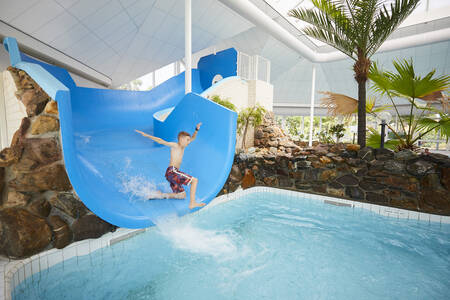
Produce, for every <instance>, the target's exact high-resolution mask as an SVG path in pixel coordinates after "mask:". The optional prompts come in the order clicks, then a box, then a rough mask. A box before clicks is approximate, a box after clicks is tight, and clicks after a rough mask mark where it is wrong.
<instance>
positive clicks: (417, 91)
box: [369, 59, 450, 150]
mask: <svg viewBox="0 0 450 300" xmlns="http://www.w3.org/2000/svg"><path fill="white" fill-rule="evenodd" d="M393 65H394V68H395V72H390V71H383V70H381V69H380V68H379V67H378V65H377V63H376V62H375V63H373V64H372V66H371V68H370V73H369V78H370V80H372V82H373V86H372V89H373V90H374V91H376V92H378V93H380V94H381V95H384V96H387V97H388V98H389V100H390V101H391V103H392V106H393V108H394V110H395V113H396V114H397V118H398V120H399V121H400V125H401V128H400V130H401V131H397V130H395V128H393V127H392V126H390V125H389V124H387V126H388V128H389V129H390V130H391V131H392V133H393V134H394V135H395V137H396V139H397V140H398V141H399V143H398V146H397V148H398V149H399V150H400V149H414V148H416V145H415V144H416V142H417V141H418V140H420V139H421V138H422V137H423V136H425V135H426V134H427V133H429V132H432V131H435V132H439V133H440V135H441V136H443V137H445V138H447V141H448V138H449V136H450V117H449V114H448V113H446V112H444V110H438V109H437V108H435V107H432V106H431V105H430V104H431V102H432V101H433V100H438V99H432V98H430V97H429V96H430V95H432V94H435V93H436V92H437V91H440V92H441V94H442V92H446V91H447V89H448V88H449V86H450V76H448V75H442V76H434V74H435V70H432V71H431V72H429V73H428V74H426V75H425V76H424V77H422V76H419V75H417V74H416V72H415V70H414V66H413V63H412V60H409V61H408V60H406V59H405V60H399V61H394V62H393ZM394 98H403V99H406V100H408V101H409V103H410V110H409V114H408V115H406V116H402V115H400V112H399V110H398V108H397V105H396V103H395V101H394ZM419 99H427V100H426V102H425V105H421V104H420V102H422V100H419ZM427 114H428V116H427ZM430 114H433V115H434V116H430ZM372 115H373V116H375V117H377V114H376V113H375V112H373V113H372Z"/></svg>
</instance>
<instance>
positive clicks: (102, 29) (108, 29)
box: [92, 12, 135, 38]
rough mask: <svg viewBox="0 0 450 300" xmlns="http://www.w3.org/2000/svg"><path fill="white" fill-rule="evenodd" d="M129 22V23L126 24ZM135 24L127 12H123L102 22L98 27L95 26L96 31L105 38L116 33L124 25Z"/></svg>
mask: <svg viewBox="0 0 450 300" xmlns="http://www.w3.org/2000/svg"><path fill="white" fill-rule="evenodd" d="M126 24H128V25H126ZM129 25H133V26H135V25H134V24H133V23H132V22H131V21H130V18H129V16H128V14H127V13H126V12H121V13H119V14H118V15H116V16H114V17H113V18H111V19H109V20H108V21H107V22H105V23H104V24H102V25H101V26H99V27H97V28H93V29H92V31H94V32H95V33H96V34H97V35H98V36H99V37H100V38H105V37H107V36H109V35H111V34H115V33H116V32H117V31H118V30H120V28H121V27H123V26H129Z"/></svg>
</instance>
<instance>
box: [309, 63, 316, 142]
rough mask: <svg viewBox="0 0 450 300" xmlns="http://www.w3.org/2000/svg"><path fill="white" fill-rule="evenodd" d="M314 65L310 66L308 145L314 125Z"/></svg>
mask: <svg viewBox="0 0 450 300" xmlns="http://www.w3.org/2000/svg"><path fill="white" fill-rule="evenodd" d="M315 90H316V65H315V64H313V67H312V83H311V111H310V114H309V143H308V144H309V147H311V146H312V139H313V127H314V95H315V93H316V91H315Z"/></svg>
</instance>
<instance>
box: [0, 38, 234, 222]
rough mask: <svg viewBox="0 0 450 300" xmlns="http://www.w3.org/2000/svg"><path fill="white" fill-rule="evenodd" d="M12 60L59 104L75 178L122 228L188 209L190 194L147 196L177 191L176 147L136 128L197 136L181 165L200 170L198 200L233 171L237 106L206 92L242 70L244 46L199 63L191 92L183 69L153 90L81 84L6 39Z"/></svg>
mask: <svg viewBox="0 0 450 300" xmlns="http://www.w3.org/2000/svg"><path fill="white" fill-rule="evenodd" d="M3 44H4V46H5V48H6V49H7V50H8V52H9V55H10V60H11V65H12V66H14V67H16V68H19V69H22V70H24V71H26V72H27V73H28V74H29V75H30V76H31V77H32V78H33V79H34V80H35V81H36V82H37V83H38V84H39V85H40V86H41V87H42V88H43V89H44V90H45V91H46V92H47V94H48V95H49V96H50V97H51V98H53V99H55V100H56V101H57V103H58V109H59V118H60V124H61V137H62V149H63V154H64V162H65V166H66V170H67V174H68V176H69V179H70V182H71V184H72V186H73V188H74V190H75V192H76V193H77V195H78V196H79V197H80V199H81V200H82V201H83V203H84V204H85V205H86V206H87V207H88V208H89V209H90V210H91V211H93V212H94V213H95V214H96V215H98V216H99V217H101V218H102V219H104V220H106V221H107V222H109V223H112V224H114V225H116V226H119V227H127V228H144V227H148V226H151V225H153V224H154V220H155V219H156V218H158V217H160V216H162V215H166V214H177V215H184V214H186V213H189V212H192V210H189V208H188V203H189V200H190V199H189V188H190V187H187V188H186V189H187V198H186V199H184V200H176V199H161V200H146V199H147V198H148V195H149V194H151V193H153V192H154V191H155V190H162V191H165V192H170V188H169V185H168V183H167V182H166V180H165V178H164V174H165V170H166V168H167V167H168V164H169V157H170V149H169V148H167V147H164V146H161V145H159V144H156V143H155V142H153V141H152V140H150V139H147V138H144V137H143V136H141V135H139V134H137V133H135V131H134V130H135V129H139V130H142V131H144V132H147V133H149V134H153V135H156V136H159V137H161V138H163V139H166V140H168V141H176V136H177V134H178V132H179V131H187V132H190V133H193V131H194V128H195V125H196V124H197V123H198V122H202V123H203V125H202V127H201V129H200V131H199V133H198V136H197V139H196V140H195V141H194V142H192V143H191V144H190V145H189V146H188V147H187V148H186V150H185V155H184V159H183V163H182V165H181V168H180V169H181V170H182V171H184V172H185V173H188V174H191V175H192V176H194V177H197V178H198V180H199V183H198V188H197V197H196V200H197V201H201V202H205V203H208V202H209V201H211V200H212V199H213V198H214V197H215V196H216V195H217V193H218V192H219V191H220V189H221V188H222V186H223V184H224V183H225V181H226V179H227V177H228V174H229V172H230V169H231V166H232V163H233V158H234V151H235V142H236V119H237V115H236V113H235V112H233V111H230V110H228V109H227V108H225V107H223V106H220V105H217V104H215V103H214V102H212V101H210V100H208V99H206V98H204V97H202V96H201V94H202V93H203V92H204V91H205V90H206V89H208V91H209V92H210V91H211V89H214V88H215V87H217V86H220V85H221V82H222V81H224V80H226V79H224V80H222V81H219V82H218V83H216V84H214V85H212V79H213V78H214V76H215V75H217V74H220V75H221V76H222V77H223V78H226V77H232V76H236V68H237V52H236V50H234V49H227V50H224V51H222V52H218V53H216V54H212V55H208V56H205V57H203V58H201V59H200V61H199V63H198V68H197V69H193V70H192V91H193V92H192V93H189V94H187V95H185V93H184V80H185V79H184V76H185V74H184V72H183V73H181V74H179V75H177V76H175V77H173V78H171V79H169V80H167V81H165V82H164V83H162V84H160V85H158V86H157V87H155V88H153V89H152V90H150V91H146V92H134V91H124V90H108V89H92V88H84V87H78V86H77V85H76V84H75V82H74V81H73V79H72V78H71V76H70V74H69V73H68V72H67V71H66V70H64V69H62V68H59V67H57V66H53V65H49V64H46V63H44V62H41V61H38V60H35V59H33V58H31V57H29V56H27V55H25V54H23V53H21V52H20V51H19V49H18V46H17V42H16V40H15V39H14V38H5V39H4V41H3Z"/></svg>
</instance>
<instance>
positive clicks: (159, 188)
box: [118, 173, 168, 201]
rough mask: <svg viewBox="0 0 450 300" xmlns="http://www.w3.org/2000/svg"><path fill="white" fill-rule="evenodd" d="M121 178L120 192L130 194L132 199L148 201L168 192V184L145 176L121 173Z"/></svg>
mask: <svg viewBox="0 0 450 300" xmlns="http://www.w3.org/2000/svg"><path fill="white" fill-rule="evenodd" d="M118 178H119V180H120V186H121V188H120V190H119V191H120V192H121V193H124V194H128V195H129V196H130V201H146V200H148V199H149V198H158V197H159V196H160V195H161V193H167V192H168V191H167V187H166V184H163V183H155V182H154V181H152V180H149V179H148V178H146V177H145V176H142V175H135V176H130V175H127V174H126V173H121V174H119V176H118Z"/></svg>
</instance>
